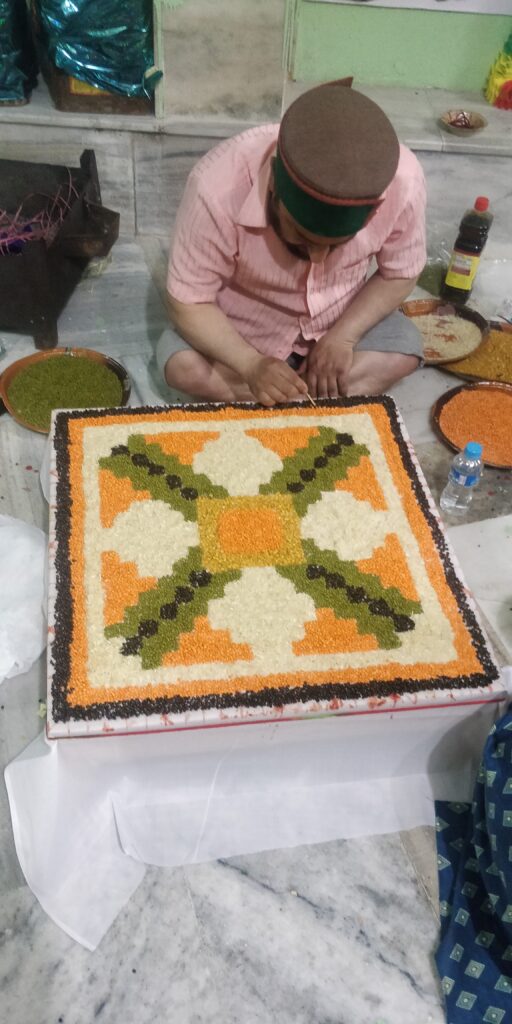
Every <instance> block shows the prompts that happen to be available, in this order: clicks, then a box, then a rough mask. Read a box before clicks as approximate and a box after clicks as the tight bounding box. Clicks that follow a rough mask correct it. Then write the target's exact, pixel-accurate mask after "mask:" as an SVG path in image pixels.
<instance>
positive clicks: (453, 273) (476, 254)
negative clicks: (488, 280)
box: [441, 196, 493, 305]
mask: <svg viewBox="0 0 512 1024" xmlns="http://www.w3.org/2000/svg"><path fill="white" fill-rule="evenodd" d="M492 220H493V217H492V213H491V212H490V210H489V200H488V199H487V197H486V196H478V198H477V199H475V205H474V207H473V209H472V210H466V212H465V214H464V216H463V218H462V220H461V222H460V225H459V233H458V235H457V240H456V242H455V246H454V249H453V252H452V255H451V258H450V263H449V266H448V270H447V272H446V277H445V279H444V283H443V285H442V287H441V298H443V299H447V300H448V301H449V302H456V303H459V305H464V303H465V302H467V301H468V299H469V296H470V295H471V290H472V288H473V283H474V280H475V276H476V272H477V270H478V264H479V262H480V256H481V255H482V252H483V249H484V246H485V243H486V241H487V235H488V234H489V229H490V227H491V224H492Z"/></svg>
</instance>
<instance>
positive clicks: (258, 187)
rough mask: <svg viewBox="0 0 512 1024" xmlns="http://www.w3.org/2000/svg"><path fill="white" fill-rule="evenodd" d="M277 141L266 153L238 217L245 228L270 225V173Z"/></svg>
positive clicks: (239, 222)
mask: <svg viewBox="0 0 512 1024" xmlns="http://www.w3.org/2000/svg"><path fill="white" fill-rule="evenodd" d="M275 148H276V147H275V142H273V143H272V146H271V148H270V149H269V151H268V152H267V153H266V155H265V157H264V160H263V163H262V165H261V167H260V169H259V171H258V173H257V175H256V178H255V179H254V182H253V184H252V186H251V189H250V192H249V194H248V195H247V197H246V198H245V200H244V202H243V203H242V206H241V207H240V212H239V214H238V217H237V224H240V226H241V227H243V228H267V227H268V223H269V221H268V214H267V206H268V193H269V185H270V173H271V168H272V157H273V156H274V151H275Z"/></svg>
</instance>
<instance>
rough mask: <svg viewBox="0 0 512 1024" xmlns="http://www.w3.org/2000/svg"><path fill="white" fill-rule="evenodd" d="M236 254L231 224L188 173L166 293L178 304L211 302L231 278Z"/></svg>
mask: <svg viewBox="0 0 512 1024" xmlns="http://www.w3.org/2000/svg"><path fill="white" fill-rule="evenodd" d="M236 252H237V236H236V228H235V225H234V224H233V222H232V221H230V219H229V218H228V217H226V216H225V215H223V213H222V211H221V209H220V208H219V207H218V206H217V205H216V203H215V200H214V199H213V198H212V197H211V196H209V195H206V194H205V192H204V190H203V188H202V187H201V184H200V183H199V182H198V180H197V179H196V176H195V174H194V172H193V171H192V174H191V175H190V176H189V179H188V182H187V185H186V188H185V192H184V195H183V199H182V201H181V204H180V208H179V210H178V215H177V218H176V226H175V231H174V238H173V242H172V247H171V256H170V259H169V270H168V275H167V290H168V292H169V293H170V295H172V297H173V298H175V299H177V301H178V302H185V303H194V302H215V299H216V296H217V293H218V292H219V291H220V289H221V288H222V287H223V285H224V284H225V283H226V281H229V280H230V279H231V277H232V276H233V272H234V268H235V257H236Z"/></svg>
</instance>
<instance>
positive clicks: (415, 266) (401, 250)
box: [377, 153, 427, 278]
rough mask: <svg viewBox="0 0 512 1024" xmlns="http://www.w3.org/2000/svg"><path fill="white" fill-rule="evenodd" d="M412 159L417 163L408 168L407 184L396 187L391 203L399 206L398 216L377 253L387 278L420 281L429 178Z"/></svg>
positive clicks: (378, 260) (396, 215)
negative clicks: (426, 185) (426, 181)
mask: <svg viewBox="0 0 512 1024" xmlns="http://www.w3.org/2000/svg"><path fill="white" fill-rule="evenodd" d="M409 155H410V156H411V157H412V159H413V161H414V163H413V164H412V166H410V167H408V168H407V171H408V173H407V179H406V181H403V180H402V182H398V181H397V182H394V183H393V194H392V195H390V196H389V199H390V201H391V202H392V203H393V204H396V214H395V216H394V217H393V226H392V228H391V231H390V233H389V235H388V237H387V238H386V240H385V242H384V244H383V245H382V246H381V249H380V251H379V252H378V253H377V264H378V267H379V272H380V274H381V275H382V277H384V278H413V277H417V276H418V274H420V273H421V271H422V270H423V267H424V266H425V261H426V258H427V248H426V227H425V208H426V188H425V178H424V176H423V171H422V169H421V166H420V164H419V162H418V160H417V159H416V157H414V156H413V154H412V153H411V154H409ZM404 185H405V186H406V187H405V188H404ZM404 196H405V201H404Z"/></svg>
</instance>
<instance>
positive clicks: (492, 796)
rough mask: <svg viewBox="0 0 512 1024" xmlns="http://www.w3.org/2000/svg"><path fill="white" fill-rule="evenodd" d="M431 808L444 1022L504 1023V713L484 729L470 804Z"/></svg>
mask: <svg viewBox="0 0 512 1024" xmlns="http://www.w3.org/2000/svg"><path fill="white" fill-rule="evenodd" d="M436 812H437V821H436V829H437V853H438V872H439V900H440V911H441V938H440V943H439V948H438V950H437V954H436V963H437V969H438V971H439V976H440V978H441V985H442V989H443V993H444V998H445V1002H446V1020H447V1024H512V711H510V710H509V712H508V713H507V714H506V715H505V716H504V717H503V718H501V719H500V721H499V722H497V724H496V725H495V726H493V728H492V730H491V732H490V734H489V737H488V739H487V742H486V744H485V748H484V753H483V758H482V763H481V766H480V769H479V772H478V777H477V780H476V783H475V791H474V797H473V803H472V804H456V803H446V802H438V803H437V804H436Z"/></svg>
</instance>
